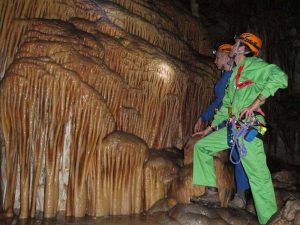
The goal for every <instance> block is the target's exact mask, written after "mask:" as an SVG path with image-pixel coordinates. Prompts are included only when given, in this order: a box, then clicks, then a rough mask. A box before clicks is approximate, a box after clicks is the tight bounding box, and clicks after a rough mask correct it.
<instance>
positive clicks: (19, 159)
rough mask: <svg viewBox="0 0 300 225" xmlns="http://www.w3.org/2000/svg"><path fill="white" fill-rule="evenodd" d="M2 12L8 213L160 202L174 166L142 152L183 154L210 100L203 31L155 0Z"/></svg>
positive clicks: (19, 5)
mask: <svg viewBox="0 0 300 225" xmlns="http://www.w3.org/2000/svg"><path fill="white" fill-rule="evenodd" d="M0 12H1V14H0V15H1V20H0V21H1V22H0V23H1V40H2V41H1V43H0V51H1V56H2V58H1V62H0V68H1V74H2V76H3V77H4V78H3V80H2V82H1V87H0V105H1V112H0V115H1V120H0V121H1V122H0V128H1V140H2V142H1V143H2V150H1V193H2V196H1V198H2V200H3V204H2V209H3V211H4V212H6V216H8V217H10V216H12V215H13V212H14V210H15V209H17V210H18V212H19V213H17V215H18V217H19V218H29V217H35V215H36V213H37V212H40V211H42V212H43V215H44V217H46V218H51V217H55V216H56V214H57V212H58V211H65V215H67V216H75V217H83V216H85V215H90V216H105V215H129V214H136V213H140V212H142V211H144V210H147V209H149V208H150V207H151V206H152V205H153V204H154V203H155V202H156V201H158V200H160V199H161V198H164V197H167V196H168V193H169V191H170V189H171V181H172V179H173V178H172V179H171V178H168V174H169V175H170V176H171V177H172V170H174V168H177V166H176V165H174V163H173V162H172V161H170V160H169V159H167V158H164V157H161V156H156V157H154V156H149V151H150V149H152V150H151V151H155V150H158V149H163V148H170V147H175V146H176V147H178V148H182V147H183V144H184V143H185V141H186V140H187V138H188V137H189V135H191V132H192V128H193V125H194V123H195V121H196V119H197V116H198V114H199V112H200V111H201V110H203V108H204V107H205V106H206V105H207V104H208V103H209V101H210V100H211V97H212V93H211V88H212V86H213V84H214V82H215V79H216V70H215V68H214V66H213V64H212V60H211V59H210V58H209V57H208V56H209V54H210V43H209V38H208V36H207V32H206V30H205V28H204V27H203V26H201V24H200V23H199V22H198V21H197V20H196V19H195V18H194V17H192V16H190V15H189V14H188V13H185V12H184V11H181V10H180V9H179V8H177V7H176V6H175V5H173V4H170V2H169V1H158V0H157V1H153V2H151V3H149V2H148V1H135V0H132V1H122V0H114V1H92V0H85V1H82V0H81V1H79V0H60V1H50V0H47V1H40V0H35V1H26V0H14V1H10V0H7V1H6V0H5V1H2V2H1V5H0ZM175 171H176V172H178V171H177V169H175ZM173 172H174V171H173ZM166 174H167V175H166ZM174 174H175V173H174ZM168 179H169V180H168ZM190 179H191V177H190ZM189 186H191V182H190V183H189ZM189 188H191V187H189ZM194 192H195V191H194ZM199 193H200V194H201V193H203V188H200V189H199V190H198V194H199ZM175 195H176V194H175ZM182 201H187V199H185V200H182ZM120 202H121V203H120Z"/></svg>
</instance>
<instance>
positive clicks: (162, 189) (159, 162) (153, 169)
mask: <svg viewBox="0 0 300 225" xmlns="http://www.w3.org/2000/svg"><path fill="white" fill-rule="evenodd" d="M144 177H145V179H144V187H145V210H148V209H150V208H151V207H152V206H153V205H154V204H155V203H156V202H157V201H158V200H160V199H163V198H166V197H167V193H168V191H169V189H170V186H171V183H172V181H173V180H174V179H176V178H177V177H178V166H177V165H176V164H175V163H174V162H172V161H171V160H169V159H167V158H165V157H163V156H160V155H152V156H150V157H149V160H148V161H147V162H146V163H145V165H144Z"/></svg>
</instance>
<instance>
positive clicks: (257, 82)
mask: <svg viewBox="0 0 300 225" xmlns="http://www.w3.org/2000/svg"><path fill="white" fill-rule="evenodd" d="M240 66H244V68H243V70H242V72H241V76H240V78H239V80H238V82H239V83H241V82H243V81H245V80H249V79H250V80H251V81H252V82H253V83H252V84H250V85H247V86H245V87H242V88H240V89H236V87H235V77H236V75H237V72H238V69H239V67H240ZM287 83H288V77H287V75H286V74H285V73H284V72H283V71H282V70H281V69H280V68H279V67H278V66H276V65H274V64H268V63H266V62H265V61H263V60H262V59H259V58H256V57H249V58H248V57H246V58H245V59H244V60H243V61H242V62H241V63H240V65H237V66H236V67H235V68H234V69H233V73H232V75H231V78H230V80H229V86H228V88H227V90H226V93H225V96H224V98H223V102H222V107H221V108H220V110H219V111H218V112H217V113H216V115H215V117H214V120H213V122H212V124H213V125H219V124H221V123H222V122H223V121H224V120H227V119H228V118H229V115H228V107H229V106H230V105H232V114H233V115H235V117H236V118H238V116H239V113H240V112H241V110H242V109H244V108H245V107H247V106H249V105H251V104H252V103H253V102H254V101H255V100H256V99H257V97H258V96H259V95H260V94H261V95H263V96H264V97H266V98H268V97H269V96H271V95H272V96H273V95H274V94H275V92H276V91H277V90H278V89H279V88H286V87H287ZM261 119H263V118H260V119H259V120H261ZM244 144H245V147H246V149H247V155H246V156H245V157H241V162H242V164H243V166H244V169H245V171H246V174H247V176H248V178H249V182H250V187H251V191H252V195H253V198H254V203H255V208H256V212H257V215H258V220H259V222H260V223H261V224H266V223H267V221H268V220H269V218H270V217H271V216H272V215H273V214H274V213H275V212H276V211H277V206H276V200H275V194H274V188H273V184H272V180H271V175H270V171H269V169H268V167H267V164H266V155H265V152H264V147H263V142H262V140H260V139H258V138H255V139H254V140H253V141H252V142H247V141H244ZM228 148H229V146H228V143H227V128H226V127H225V128H222V129H220V130H218V131H215V132H213V133H211V134H209V135H207V136H206V137H204V138H203V139H201V140H199V141H198V142H197V143H196V144H195V146H194V168H193V184H196V185H204V186H210V187H216V175H215V169H214V162H213V155H214V154H215V153H217V152H220V151H223V150H225V149H228Z"/></svg>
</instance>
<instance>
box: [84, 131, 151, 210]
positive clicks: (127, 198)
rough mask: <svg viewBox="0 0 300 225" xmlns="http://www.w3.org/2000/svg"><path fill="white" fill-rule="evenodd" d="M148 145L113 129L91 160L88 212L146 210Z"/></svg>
mask: <svg viewBox="0 0 300 225" xmlns="http://www.w3.org/2000/svg"><path fill="white" fill-rule="evenodd" d="M147 158H148V146H147V144H146V143H145V141H143V140H142V139H140V138H138V137H136V136H133V135H130V134H126V133H122V132H114V133H112V134H110V135H108V136H107V137H106V138H105V139H104V140H103V148H102V150H101V151H98V152H97V155H96V156H95V157H94V158H93V160H92V165H93V166H92V168H91V170H90V174H89V175H88V181H89V182H88V189H89V193H88V199H89V202H90V204H89V205H88V213H87V214H88V215H91V216H106V215H129V214H137V213H140V212H142V210H143V197H144V182H143V180H144V176H143V173H144V172H143V168H144V162H145V161H146V160H147Z"/></svg>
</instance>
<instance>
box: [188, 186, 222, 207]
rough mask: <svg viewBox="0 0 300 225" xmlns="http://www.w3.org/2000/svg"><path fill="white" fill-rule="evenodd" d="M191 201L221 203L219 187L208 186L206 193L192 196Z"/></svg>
mask: <svg viewBox="0 0 300 225" xmlns="http://www.w3.org/2000/svg"><path fill="white" fill-rule="evenodd" d="M190 201H191V202H193V203H198V202H202V203H204V204H220V200H219V193H218V189H217V188H215V187H206V189H205V193H204V194H203V195H201V196H197V197H195V196H194V197H192V198H191V200H190Z"/></svg>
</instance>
